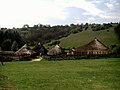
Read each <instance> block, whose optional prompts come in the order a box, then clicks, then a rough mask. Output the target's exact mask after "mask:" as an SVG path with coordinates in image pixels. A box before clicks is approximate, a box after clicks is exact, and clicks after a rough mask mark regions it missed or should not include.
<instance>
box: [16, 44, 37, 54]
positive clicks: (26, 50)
mask: <svg viewBox="0 0 120 90" xmlns="http://www.w3.org/2000/svg"><path fill="white" fill-rule="evenodd" d="M34 53H35V52H34V51H33V50H31V49H30V48H29V47H28V46H27V44H25V45H24V46H22V47H21V48H20V49H19V50H18V51H16V52H15V54H16V55H32V54H34Z"/></svg>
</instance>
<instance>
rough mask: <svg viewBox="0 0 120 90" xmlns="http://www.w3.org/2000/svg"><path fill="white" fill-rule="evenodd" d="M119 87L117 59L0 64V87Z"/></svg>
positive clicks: (38, 89) (43, 89)
mask: <svg viewBox="0 0 120 90" xmlns="http://www.w3.org/2000/svg"><path fill="white" fill-rule="evenodd" d="M119 89H120V58H111V59H94V60H91V59H87V60H66V61H65V60H63V61H41V62H30V61H28V62H27V61H21V62H7V63H5V65H4V66H1V64H0V90H119Z"/></svg>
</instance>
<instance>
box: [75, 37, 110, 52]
mask: <svg viewBox="0 0 120 90" xmlns="http://www.w3.org/2000/svg"><path fill="white" fill-rule="evenodd" d="M107 49H108V48H107V47H106V46H105V45H104V44H103V43H102V42H100V41H99V40H98V39H96V38H95V39H94V40H92V41H91V42H89V43H88V44H86V45H84V46H81V47H79V48H77V49H76V50H107Z"/></svg>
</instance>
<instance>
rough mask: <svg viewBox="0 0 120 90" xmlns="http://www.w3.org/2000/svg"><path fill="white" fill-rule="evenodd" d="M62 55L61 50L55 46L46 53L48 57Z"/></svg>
mask: <svg viewBox="0 0 120 90" xmlns="http://www.w3.org/2000/svg"><path fill="white" fill-rule="evenodd" d="M62 53H64V51H63V49H62V48H61V47H60V46H59V45H55V47H53V48H52V49H50V50H49V51H48V53H47V54H48V55H59V54H62Z"/></svg>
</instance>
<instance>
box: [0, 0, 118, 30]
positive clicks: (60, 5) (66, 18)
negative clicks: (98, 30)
mask: <svg viewBox="0 0 120 90" xmlns="http://www.w3.org/2000/svg"><path fill="white" fill-rule="evenodd" d="M86 22H87V23H108V22H120V0H0V27H7V28H13V27H16V28H18V27H22V26H23V25H24V24H28V25H29V26H33V25H37V24H43V25H48V24H49V25H51V26H53V25H69V24H72V23H73V24H80V23H86Z"/></svg>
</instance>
